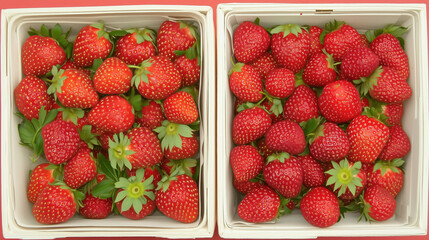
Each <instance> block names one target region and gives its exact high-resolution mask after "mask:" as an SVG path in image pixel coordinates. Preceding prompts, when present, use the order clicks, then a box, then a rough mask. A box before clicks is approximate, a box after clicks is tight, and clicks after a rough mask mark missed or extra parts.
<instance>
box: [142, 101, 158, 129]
mask: <svg viewBox="0 0 429 240" xmlns="http://www.w3.org/2000/svg"><path fill="white" fill-rule="evenodd" d="M164 120H165V116H164V112H163V110H162V106H161V104H159V103H157V102H156V101H154V100H149V101H148V104H147V105H146V106H143V107H142V110H141V117H140V116H139V115H137V116H136V122H137V123H139V124H140V125H141V126H143V127H147V128H149V129H155V128H157V127H160V126H161V125H162V121H164Z"/></svg>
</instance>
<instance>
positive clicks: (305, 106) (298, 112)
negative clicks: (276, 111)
mask: <svg viewBox="0 0 429 240" xmlns="http://www.w3.org/2000/svg"><path fill="white" fill-rule="evenodd" d="M283 115H284V119H286V120H291V121H294V122H296V123H301V122H304V121H308V120H309V119H310V118H314V117H318V116H319V108H318V106H317V95H316V92H314V91H313V90H312V89H311V88H309V87H307V86H305V85H299V86H298V87H296V88H295V90H294V91H293V93H292V95H291V96H290V97H289V98H288V99H287V100H286V101H285V103H284V108H283Z"/></svg>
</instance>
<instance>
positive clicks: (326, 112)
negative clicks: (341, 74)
mask: <svg viewBox="0 0 429 240" xmlns="http://www.w3.org/2000/svg"><path fill="white" fill-rule="evenodd" d="M318 103H319V110H320V113H321V114H322V115H323V116H324V117H325V118H326V120H328V121H329V122H333V123H345V122H348V121H350V120H352V119H353V118H355V117H357V116H359V115H360V114H361V112H362V102H361V100H360V96H359V92H358V90H357V89H356V87H355V86H354V85H353V84H352V83H350V82H348V81H345V80H340V81H335V82H332V83H329V84H327V85H326V86H325V87H324V88H323V92H322V94H320V96H319V99H318Z"/></svg>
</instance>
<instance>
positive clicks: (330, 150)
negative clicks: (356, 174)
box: [309, 122, 350, 162]
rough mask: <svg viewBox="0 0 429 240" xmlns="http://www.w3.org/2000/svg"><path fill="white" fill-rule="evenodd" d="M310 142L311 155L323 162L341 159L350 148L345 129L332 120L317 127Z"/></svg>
mask: <svg viewBox="0 0 429 240" xmlns="http://www.w3.org/2000/svg"><path fill="white" fill-rule="evenodd" d="M309 144H310V146H309V150H310V154H311V156H312V157H314V159H316V160H318V161H321V162H330V161H340V160H341V159H344V158H345V157H346V156H347V155H348V153H349V150H350V143H349V139H348V138H347V135H346V133H345V132H344V130H342V129H341V128H340V127H339V126H338V125H336V124H334V123H330V122H326V123H323V124H322V125H320V126H319V127H318V128H317V130H316V132H315V133H314V135H313V137H312V138H311V139H310V141H309Z"/></svg>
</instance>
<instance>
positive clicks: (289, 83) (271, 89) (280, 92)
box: [265, 68, 295, 98]
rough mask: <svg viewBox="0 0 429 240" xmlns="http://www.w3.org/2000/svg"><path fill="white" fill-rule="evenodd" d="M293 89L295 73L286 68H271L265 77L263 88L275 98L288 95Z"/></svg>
mask: <svg viewBox="0 0 429 240" xmlns="http://www.w3.org/2000/svg"><path fill="white" fill-rule="evenodd" d="M294 89H295V75H294V74H293V72H292V71H291V70H289V69H287V68H277V69H274V70H271V71H270V72H269V73H268V75H267V78H266V79H265V90H267V92H268V93H269V94H271V95H272V96H274V97H277V98H287V97H289V96H290V95H291V94H292V92H293V90H294Z"/></svg>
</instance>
